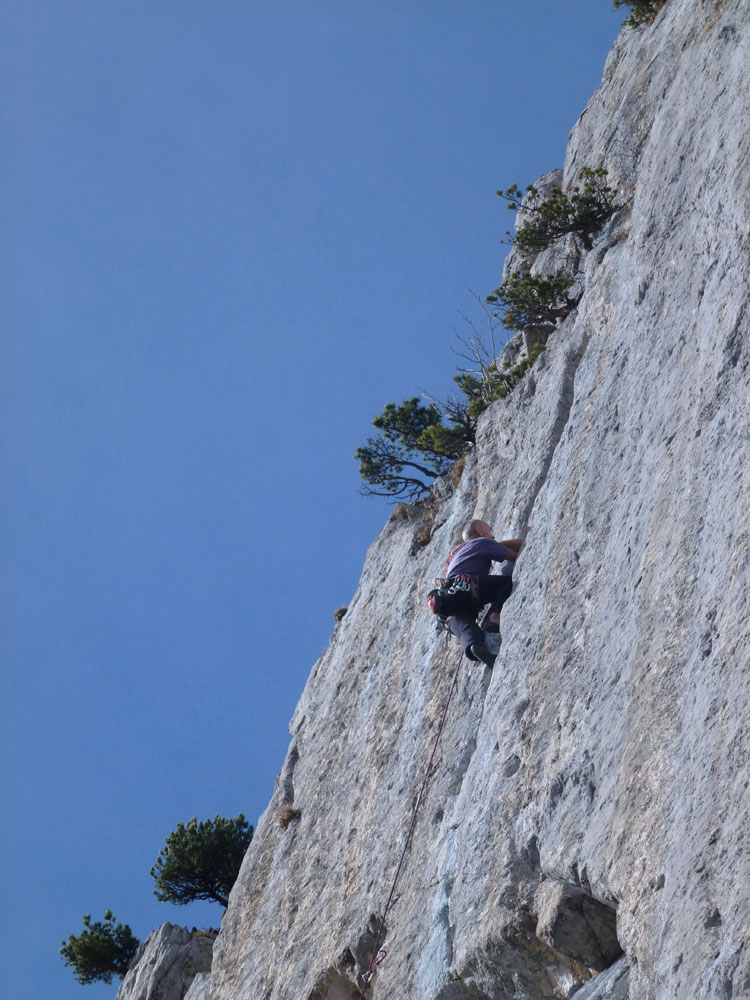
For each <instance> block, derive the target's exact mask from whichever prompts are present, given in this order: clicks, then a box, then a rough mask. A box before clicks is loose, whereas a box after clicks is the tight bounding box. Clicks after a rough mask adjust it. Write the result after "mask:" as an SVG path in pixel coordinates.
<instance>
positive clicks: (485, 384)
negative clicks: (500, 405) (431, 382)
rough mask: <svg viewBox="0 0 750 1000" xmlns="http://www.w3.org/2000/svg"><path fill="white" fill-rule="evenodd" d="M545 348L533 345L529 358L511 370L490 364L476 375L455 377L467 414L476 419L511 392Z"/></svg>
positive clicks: (543, 345)
mask: <svg viewBox="0 0 750 1000" xmlns="http://www.w3.org/2000/svg"><path fill="white" fill-rule="evenodd" d="M546 346H547V345H546V344H543V343H539V344H535V345H534V347H533V348H532V349H531V352H530V354H529V356H528V357H526V358H524V359H523V361H519V363H518V364H517V365H514V366H513V367H512V368H511V366H510V365H507V367H505V368H498V367H497V365H495V364H490V365H486V366H483V368H482V370H481V371H480V372H477V373H476V374H472V373H471V372H464V373H462V374H460V375H455V376H454V380H455V381H456V382H457V383H458V385H459V386H460V388H461V391H462V392H463V393H464V394H465V396H466V398H467V399H468V400H469V403H468V409H469V414H470V415H471V416H472V417H473V418H474V419H476V418H477V417H479V415H480V413H483V412H484V411H485V410H486V409H487V407H488V406H489V405H490V403H494V401H495V400H496V399H504V398H505V397H506V396H507V395H508V393H509V392H512V391H513V389H515V387H516V386H517V385H518V383H519V382H520V381H521V380H522V379H523V377H524V376H525V375H526V373H527V372H528V370H529V369H530V368H531V367H532V366H533V364H534V362H535V361H536V360H537V358H538V357H539V355H540V354H541V353H542V352H543V351H544V350H545V349H546Z"/></svg>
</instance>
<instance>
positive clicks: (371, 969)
mask: <svg viewBox="0 0 750 1000" xmlns="http://www.w3.org/2000/svg"><path fill="white" fill-rule="evenodd" d="M462 662H463V654H462V655H461V657H460V659H459V661H458V663H457V664H456V669H455V670H454V671H453V678H452V680H451V686H450V691H449V692H448V697H447V699H446V702H445V707H444V708H443V715H442V717H441V719H440V725H439V726H438V731H437V736H436V737H435V743H434V745H433V747H432V753H431V754H430V759H429V761H428V763H427V770H426V771H425V773H424V778H423V779H422V785H421V787H420V789H419V794H418V795H417V801H416V802H415V804H414V809H413V811H412V814H411V823H410V825H409V831H408V833H407V834H406V841H405V842H404V849H403V851H402V852H401V859H400V861H399V863H398V868H397V869H396V874H395V876H394V879H393V885H392V886H391V892H390V895H389V896H388V902H387V903H386V904H385V909H384V910H383V916H382V917H381V920H380V926H379V928H378V933H377V937H376V938H375V946H374V948H373V949H372V958H371V959H370V964H369V966H368V967H367V972H365V973H364V975H363V980H364V982H363V985H362V990H361V992H360V994H359V1000H364V997H365V991H366V990H367V987H368V986H369V985H370V980H371V979H372V977H373V976H374V975H375V972H376V971H377V968H378V966H379V965H380V964H381V963H382V962H383V961H384V960H385V956H386V955H387V954H388V952H387V951H386V950H385V948H381V947H380V942H381V940H382V938H383V930H384V929H385V920H386V917H387V916H388V911H389V910H390V908H391V906H392V905H393V897H394V896H395V895H396V886H397V885H398V880H399V877H400V875H401V869H402V868H403V866H404V861H405V860H406V854H407V851H408V850H409V845H410V844H411V839H412V837H413V835H414V829H415V827H416V825H417V814H418V813H419V808H420V806H421V805H422V799H423V798H424V794H425V792H426V791H427V783H428V781H429V780H430V778H431V777H432V776H433V775H434V774H435V772H436V771H437V769H438V768H439V767H440V765H441V764H442V763H443V758H442V757H440V758H439V760H437V761H435V754H436V753H437V749H438V746H439V744H440V737H441V736H442V734H443V727H444V726H445V720H446V718H447V717H448V708H449V707H450V703H451V700H452V699H453V695H454V692H455V690H456V683H457V681H458V672H459V670H460V669H461V663H462ZM433 762H434V763H433Z"/></svg>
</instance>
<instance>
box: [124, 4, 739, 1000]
mask: <svg viewBox="0 0 750 1000" xmlns="http://www.w3.org/2000/svg"><path fill="white" fill-rule="evenodd" d="M749 21H750V7H748V4H747V0H668V2H667V4H666V6H665V7H664V8H663V10H662V12H661V13H660V15H659V17H658V18H657V20H656V21H655V23H654V24H653V25H652V26H650V27H648V28H646V29H644V30H643V31H640V32H631V31H625V32H623V33H622V34H621V36H620V38H619V39H618V41H617V42H616V44H615V47H614V49H613V51H612V53H611V55H610V57H609V59H608V61H607V65H606V67H605V72H604V80H603V82H602V86H601V88H600V89H599V91H598V92H597V93H596V94H594V95H593V97H592V99H591V101H590V102H589V105H588V107H587V109H586V111H585V112H584V114H583V115H582V116H581V118H580V119H579V121H578V123H577V124H576V126H575V128H574V130H573V132H572V134H571V140H570V145H569V149H568V154H567V159H566V163H565V176H566V177H571V176H573V175H574V174H575V172H576V171H577V170H578V169H579V167H580V166H583V165H589V166H597V165H599V164H603V165H605V166H606V167H607V168H608V170H609V174H610V177H611V178H614V179H616V181H617V183H618V184H619V185H620V188H621V191H622V194H623V196H624V198H625V200H626V202H627V204H626V206H625V207H624V208H623V209H622V210H621V211H620V212H619V213H618V214H617V215H616V216H615V217H614V218H613V219H612V220H611V221H610V223H609V224H608V226H607V227H606V228H605V230H604V231H603V232H602V233H601V234H600V236H599V238H598V239H597V240H596V241H595V243H594V246H593V249H592V250H591V251H590V252H589V253H588V254H585V255H583V257H582V258H581V263H580V267H581V269H582V276H581V280H582V287H583V289H584V290H583V295H582V298H581V300H580V303H579V305H578V308H577V309H576V310H575V311H574V312H573V313H572V314H571V315H569V316H568V317H567V319H566V320H565V321H564V322H563V324H562V325H561V326H560V327H559V328H558V329H557V330H556V331H555V333H554V334H553V335H552V337H551V338H550V340H549V344H548V347H547V351H546V352H545V354H544V355H543V356H542V357H541V358H540V360H539V361H538V362H537V364H536V365H535V367H534V368H533V369H532V370H531V372H530V374H529V375H527V377H526V378H525V379H524V381H523V382H522V383H521V384H520V386H519V387H518V388H517V389H516V390H515V391H514V392H513V393H512V394H511V395H510V396H508V397H507V398H506V399H504V400H500V401H498V402H497V403H496V404H494V405H493V406H492V407H491V408H490V409H489V410H488V411H487V412H486V413H485V414H484V415H483V418H482V420H481V423H480V428H479V439H478V443H477V447H476V449H475V450H474V451H473V452H472V453H471V455H470V456H469V457H468V459H467V461H466V465H465V468H464V471H463V475H462V477H461V479H460V482H459V483H458V486H457V487H456V488H455V490H453V489H452V487H451V485H450V484H449V483H448V481H446V482H443V483H441V484H439V486H438V487H437V489H436V491H435V497H434V498H433V500H432V501H431V502H430V503H427V504H424V505H422V506H421V507H412V508H410V509H409V511H408V516H403V513H402V514H399V515H394V517H392V518H391V520H390V521H389V522H388V523H387V525H386V526H385V528H384V530H383V532H382V534H381V535H380V537H379V538H378V539H377V540H376V541H375V542H374V543H373V545H372V546H371V548H370V550H369V552H368V556H367V561H366V564H365V567H364V571H363V574H362V579H361V581H360V584H359V588H358V590H357V592H356V594H355V595H354V597H353V599H352V601H351V602H350V603H349V606H348V611H347V613H346V616H345V617H344V618H343V619H342V620H341V622H340V624H338V625H337V626H336V630H335V633H334V636H333V638H332V641H331V645H330V647H329V649H328V650H327V651H326V653H325V654H324V655H323V656H322V657H321V659H320V660H319V661H318V663H316V664H315V666H314V668H313V670H312V673H311V676H310V679H309V681H308V684H307V686H306V688H305V691H304V693H303V695H302V698H301V700H300V703H299V705H298V707H297V710H296V712H295V714H294V717H293V719H292V723H291V727H290V730H291V733H292V741H291V745H290V748H289V753H288V756H287V759H286V762H285V764H284V768H283V770H282V773H281V774H280V776H279V778H278V780H277V784H276V789H275V792H274V796H273V798H272V800H271V802H270V804H269V806H268V808H267V810H266V812H265V813H264V815H263V817H262V818H261V820H260V822H259V824H258V828H257V830H256V834H255V837H254V839H253V842H252V844H251V846H250V849H249V851H248V854H247V856H246V858H245V862H244V865H243V868H242V872H241V874H240V877H239V879H238V881H237V883H236V885H235V887H234V890H233V892H232V895H231V899H230V906H229V910H228V912H227V915H226V916H225V919H224V922H223V925H222V930H221V933H220V935H219V938H218V939H217V942H216V946H215V949H214V964H213V968H212V971H211V975H210V976H204V977H201V978H200V980H197V981H196V985H195V987H194V992H195V996H194V997H192V998H191V1000H291V998H294V1000H343V998H351V997H356V996H359V986H360V985H361V984H362V978H361V977H362V973H363V972H364V971H365V970H366V969H367V966H368V963H369V960H370V955H371V952H372V949H373V946H374V941H375V935H376V932H377V927H378V923H379V917H380V914H382V912H383V908H384V906H385V902H386V899H387V897H388V893H389V890H390V887H391V884H392V882H393V878H394V874H395V871H396V867H397V864H398V861H399V857H400V855H401V851H402V849H403V845H404V843H405V837H406V831H407V829H408V827H409V823H410V820H411V816H412V810H413V806H414V802H415V798H416V795H417V792H418V789H419V787H420V784H421V781H422V776H423V773H424V770H425V767H426V765H427V761H428V759H429V756H430V751H431V748H432V744H433V743H434V740H435V736H436V733H437V729H438V725H439V721H440V718H441V713H442V711H443V708H444V705H445V701H446V698H447V696H448V692H449V689H450V686H451V682H452V676H453V671H454V670H455V669H456V667H457V665H458V664H459V663H460V666H459V667H458V676H457V683H456V689H455V694H454V696H453V699H452V702H451V704H450V709H449V712H448V715H447V718H446V724H445V728H444V731H443V734H442V739H441V741H440V742H441V745H440V748H439V750H438V756H439V757H442V764H441V766H440V767H439V768H438V769H437V770H436V771H435V773H434V774H433V775H432V776H431V777H430V779H429V781H428V783H427V789H426V794H425V798H424V802H423V804H422V807H421V810H420V812H419V814H418V817H417V821H416V825H415V829H414V835H413V839H412V841H411V847H410V849H409V850H408V852H407V854H406V859H405V864H404V867H403V870H402V873H401V877H400V881H399V883H398V887H397V891H396V893H395V897H394V904H393V907H392V908H391V910H390V911H389V913H388V918H387V921H386V930H385V938H384V941H383V942H382V945H381V947H382V948H384V949H385V951H386V952H387V954H386V956H385V958H384V961H383V962H382V964H380V965H379V966H378V968H377V972H376V974H375V976H374V978H373V979H372V981H371V983H370V985H369V986H368V989H367V991H366V996H367V997H368V1000H369V998H373V1000H381V998H382V1000H385V998H386V997H398V998H405V1000H406V998H408V1000H511V998H513V1000H520V998H528V1000H551V998H558V997H571V996H573V995H576V996H577V997H580V998H581V1000H626V998H628V1000H702V998H711V1000H725V998H735V1000H736V998H739V997H747V996H750V944H749V938H750V918H749V917H748V914H749V913H750V863H749V861H748V858H749V857H750V844H749V843H748V786H749V785H750V712H749V711H748V709H749V707H750V706H749V705H748V684H747V668H748V663H749V661H750V656H749V653H750V633H749V627H748V622H749V621H750V597H749V596H748V595H749V594H750V586H749V585H748V584H749V577H748V571H749V570H750V513H749V512H750V330H749V327H750V323H749V319H748V286H749V278H750V253H749V251H750V218H749V215H748V205H750V169H748V167H749V162H748V161H749V157H748V152H749V151H750V142H749V139H748V132H747V123H748V121H750V86H748V67H750V24H749ZM473 516H482V517H484V518H486V519H487V520H489V521H490V522H491V523H492V524H493V525H494V526H495V529H496V534H497V535H498V537H515V536H517V535H519V534H523V535H525V537H526V539H527V540H526V544H525V546H524V548H523V550H522V551H521V555H520V558H519V560H518V563H517V565H516V570H515V574H514V593H513V595H512V597H511V598H510V599H509V601H508V602H507V603H506V605H505V607H504V609H503V613H502V632H503V642H502V647H501V649H500V653H499V656H498V659H497V662H496V664H495V668H494V670H492V671H490V670H487V669H485V668H484V667H482V666H481V665H477V664H474V663H468V661H465V660H464V661H462V662H461V661H460V655H459V651H458V648H457V646H456V645H455V644H454V645H450V644H448V643H446V641H445V640H443V639H441V638H439V637H438V636H437V635H436V633H435V631H434V627H433V622H432V621H431V619H430V616H429V614H428V613H427V609H426V603H425V596H426V593H427V591H428V590H429V589H430V587H431V585H432V579H433V577H435V576H438V575H440V573H441V571H442V561H443V558H444V556H445V554H446V552H447V551H448V550H449V549H450V548H451V546H452V545H453V544H454V543H455V541H456V539H457V537H458V535H459V532H460V528H461V525H462V524H463V523H464V521H466V520H467V519H468V518H470V517H473ZM428 536H429V540H427V537H428ZM621 953H624V954H622V957H618V956H620V955H621ZM126 984H127V980H126ZM126 984H124V985H123V989H124V988H125V985H126ZM120 1000H124V997H123V998H120Z"/></svg>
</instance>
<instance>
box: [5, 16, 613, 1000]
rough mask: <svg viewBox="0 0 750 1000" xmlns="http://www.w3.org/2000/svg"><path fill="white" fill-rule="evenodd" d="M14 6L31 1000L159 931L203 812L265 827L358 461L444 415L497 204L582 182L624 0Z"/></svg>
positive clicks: (12, 347) (17, 687)
mask: <svg viewBox="0 0 750 1000" xmlns="http://www.w3.org/2000/svg"><path fill="white" fill-rule="evenodd" d="M0 10H1V11H2V22H1V23H2V28H3V30H2V40H1V41H0V46H2V59H1V60H0V65H1V67H2V68H1V69H0V73H1V74H2V94H3V98H2V107H1V113H2V132H3V136H4V144H3V145H4V152H3V154H2V161H1V164H2V167H1V169H2V173H1V174H0V177H1V178H2V214H3V218H2V226H1V230H0V231H1V232H2V283H3V288H2V292H3V296H2V301H3V303H4V304H3V309H4V313H5V315H4V322H3V331H4V333H3V355H4V357H3V364H2V371H3V376H2V377H3V386H2V390H3V391H2V406H3V408H4V412H3V414H2V416H3V419H2V427H3V431H2V450H3V466H4V470H5V475H4V477H3V489H2V515H3V525H4V528H5V530H4V534H3V570H2V589H3V630H2V642H3V657H2V662H3V706H4V720H3V743H2V751H3V769H2V813H3V817H4V823H3V855H4V858H3V864H2V869H3V880H4V885H3V888H2V893H0V900H1V903H0V905H1V906H2V918H3V932H2V934H0V942H1V943H2V949H3V954H2V963H1V964H0V980H1V981H2V984H3V989H4V991H5V994H6V995H8V996H13V997H14V998H16V1000H48V998H49V997H52V996H54V997H55V998H56V1000H73V998H75V997H80V996H82V995H83V996H88V997H89V1000H105V998H107V997H112V996H113V995H114V992H115V986H114V985H113V986H110V987H108V986H106V985H95V986H89V987H81V986H79V985H78V984H77V983H76V982H75V981H74V979H73V977H72V974H71V972H70V970H68V969H65V968H64V967H63V965H62V962H61V960H60V958H59V956H58V954H57V951H58V948H59V945H60V941H61V939H62V938H64V937H67V935H68V934H70V933H73V932H76V933H77V932H78V931H79V930H80V927H81V917H82V915H83V913H86V912H89V913H92V914H93V916H94V917H95V918H97V919H98V918H100V917H101V915H102V913H103V912H104V910H105V909H106V908H107V907H111V908H112V909H113V910H114V912H115V915H116V916H117V918H118V919H120V920H123V921H126V922H128V923H130V925H131V927H132V928H133V931H134V932H135V933H136V934H137V935H138V936H139V937H141V938H143V937H145V936H146V935H147V934H148V932H149V931H150V930H151V929H152V928H153V927H155V926H157V925H158V924H159V923H161V922H163V921H164V920H167V919H168V920H172V921H173V922H177V923H187V924H189V925H193V924H195V925H198V926H206V925H210V924H216V923H217V922H218V919H219V916H220V910H219V908H218V906H210V905H208V904H205V905H203V904H200V905H198V904H196V905H195V906H194V907H190V908H177V907H172V906H168V905H165V904H163V903H159V902H157V901H156V899H155V897H154V896H153V895H152V881H151V879H150V876H149V869H150V867H151V866H152V865H153V863H154V861H155V860H156V857H157V855H158V853H159V850H160V848H161V845H162V843H163V841H164V838H165V837H166V836H167V834H168V833H169V832H170V830H172V829H173V828H174V827H175V825H176V824H177V823H178V822H181V821H186V820H187V819H189V818H190V817H191V816H194V815H197V816H198V817H199V818H206V817H208V816H214V815H215V814H217V813H218V814H221V815H226V816H233V815H235V814H236V813H238V812H240V811H241V812H244V813H245V815H246V816H247V817H248V819H249V820H250V821H251V822H255V821H256V819H257V817H258V816H259V815H260V813H261V812H262V810H263V808H264V807H265V805H266V803H267V801H268V798H269V796H270V793H271V790H272V786H273V780H274V777H275V774H276V772H277V770H278V768H279V766H280V764H281V762H282V760H283V756H284V752H285V749H286V746H287V743H288V734H287V728H286V727H287V722H288V719H289V717H290V715H291V713H292V711H293V708H294V705H295V703H296V700H297V698H298V697H299V694H300V692H301V690H302V688H303V685H304V683H305V680H306V677H307V675H308V673H309V670H310V668H311V666H312V664H313V663H314V661H315V660H316V658H317V657H318V655H319V654H320V652H321V651H322V649H323V648H324V647H325V645H326V644H327V641H328V638H329V636H330V633H331V630H332V625H333V622H332V613H333V611H334V609H335V608H336V607H337V606H338V605H340V604H345V603H346V602H347V601H348V599H349V598H350V597H351V595H352V593H353V591H354V589H355V587H356V583H357V579H358V577H359V573H360V570H361V567H362V563H363V560H364V556H365V552H366V549H367V546H368V545H369V543H370V542H371V541H372V539H373V538H374V537H375V535H376V534H377V532H378V531H379V530H380V527H381V526H382V524H383V522H384V520H385V518H386V517H387V516H388V505H387V504H386V503H385V502H384V501H383V502H381V501H377V500H373V499H364V498H362V497H361V496H359V495H358V492H357V489H358V476H357V469H356V464H355V462H354V461H353V458H352V456H353V453H354V450H355V448H356V447H357V446H358V445H359V444H361V443H363V442H364V439H365V438H366V437H367V435H368V433H369V432H370V421H371V420H372V418H373V417H374V416H375V414H376V413H378V412H380V410H381V409H382V407H383V405H384V403H386V402H388V401H389V400H394V401H398V400H400V399H402V398H404V397H405V396H410V395H413V394H416V393H417V392H418V391H419V389H420V388H426V389H429V390H430V391H433V392H434V393H435V394H437V395H441V394H442V395H444V394H445V393H446V392H447V391H448V389H449V388H450V386H451V376H452V374H453V372H454V370H455V365H456V358H455V356H454V354H453V353H452V350H451V347H452V346H453V344H454V343H455V341H454V333H453V331H454V329H455V328H456V327H459V328H460V326H461V322H462V321H461V318H460V317H461V314H463V313H466V312H471V311H472V300H471V297H470V295H469V293H468V292H467V289H473V290H474V291H475V292H477V293H478V294H480V295H483V294H485V293H486V292H488V291H490V290H491V289H492V288H493V287H494V286H495V285H496V284H497V282H498V279H499V274H500V269H501V265H502V260H503V257H504V252H505V248H504V247H502V246H501V245H500V240H501V238H502V234H503V232H504V230H505V229H507V228H508V225H509V221H510V215H509V213H507V211H506V210H505V208H504V206H503V204H502V203H501V202H500V200H499V199H497V198H496V197H495V194H494V192H495V190H496V189H497V188H499V187H501V186H502V187H506V186H507V185H509V184H510V183H512V182H516V183H519V184H526V183H528V182H530V181H532V180H534V179H535V178H536V177H537V176H538V175H539V174H541V173H543V172H545V171H546V170H549V169H551V168H553V167H555V166H559V165H561V163H562V159H563V155H564V149H565V142H566V138H567V133H568V131H569V130H570V128H571V127H572V125H573V123H574V122H575V119H576V118H577V116H578V114H579V113H580V111H581V110H582V109H583V106H584V104H585V102H586V100H587V98H588V96H589V94H590V92H591V91H592V90H593V89H595V87H596V86H597V85H598V83H599V80H600V78H601V71H602V67H603V64H604V59H605V57H606V54H607V51H608V49H609V46H610V45H611V42H612V40H613V39H614V37H615V35H616V33H617V30H618V26H619V22H620V20H621V15H620V14H618V12H616V11H613V10H611V9H610V6H609V3H608V0H566V3H565V4H561V3H559V0H538V2H532V3H530V4H528V5H524V6H521V5H518V4H511V3H506V2H503V0H462V2H460V3H458V2H456V3H452V4H440V5H436V4H427V3H425V2H421V0H420V2H410V0H400V2H398V3H396V2H387V0H386V2H381V3H380V4H377V5H373V4H364V3H357V2H351V0H349V2H347V3H344V2H312V0H307V2H304V3H303V2H297V0H295V2H291V0H289V2H281V0H279V2H276V3H272V2H270V0H263V2H252V0H245V2H240V0H232V2H222V3H215V2H214V3H188V4H186V3H184V2H181V3H177V2H174V0H159V2H153V0H148V2H145V0H128V2H125V0H113V2H110V3H102V2H101V0H74V2H72V3H68V4H60V3H59V2H57V0H44V2H42V0H23V2H20V0H16V2H7V0H6V2H4V3H2V5H1V6H0Z"/></svg>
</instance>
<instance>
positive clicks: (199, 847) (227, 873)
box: [151, 813, 253, 907]
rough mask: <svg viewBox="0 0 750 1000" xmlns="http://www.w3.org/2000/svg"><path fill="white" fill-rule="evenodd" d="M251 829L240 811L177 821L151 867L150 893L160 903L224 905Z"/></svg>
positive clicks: (251, 831)
mask: <svg viewBox="0 0 750 1000" xmlns="http://www.w3.org/2000/svg"><path fill="white" fill-rule="evenodd" d="M252 839H253V828H252V827H251V826H250V825H249V824H248V823H247V822H246V820H245V817H244V816H243V815H242V813H240V814H239V816H235V817H234V819H224V818H223V817H221V816H216V817H215V818H214V819H212V820H211V819H207V820H206V821H205V822H202V823H199V822H198V821H197V819H195V817H193V819H191V820H190V821H189V822H188V823H185V824H183V823H179V824H178V825H177V829H176V830H173V832H172V833H170V835H169V836H168V837H167V839H166V842H165V844H164V847H163V848H162V850H161V853H160V855H159V857H158V859H157V861H156V864H155V865H154V867H153V868H152V869H151V875H152V876H153V879H154V882H155V883H156V889H154V895H155V896H156V897H157V899H159V900H161V901H162V902H164V903H178V904H179V905H187V903H192V902H193V900H194V899H209V900H214V901H215V902H217V903H221V905H222V906H224V907H226V906H227V905H228V899H229V892H230V890H231V888H232V886H233V885H234V883H235V881H236V879H237V875H238V874H239V870H240V865H241V864H242V859H243V858H244V856H245V851H246V850H247V848H248V846H249V844H250V841H251V840H252Z"/></svg>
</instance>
